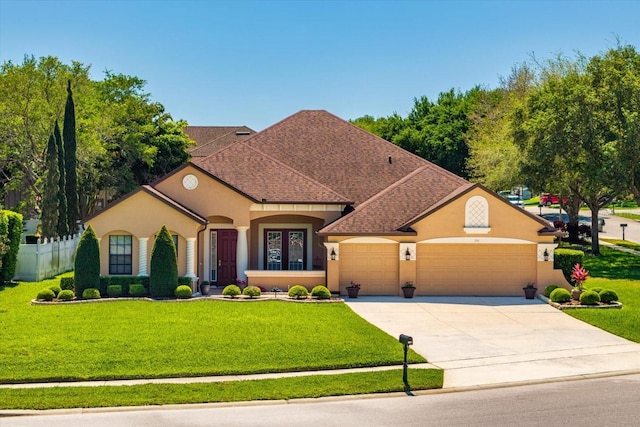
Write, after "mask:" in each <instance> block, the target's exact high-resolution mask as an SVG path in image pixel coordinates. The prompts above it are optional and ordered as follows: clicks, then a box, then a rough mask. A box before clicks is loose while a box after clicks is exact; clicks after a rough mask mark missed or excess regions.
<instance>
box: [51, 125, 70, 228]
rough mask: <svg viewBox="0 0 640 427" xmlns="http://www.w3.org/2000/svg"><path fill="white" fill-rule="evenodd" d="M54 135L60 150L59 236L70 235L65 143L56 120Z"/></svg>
mask: <svg viewBox="0 0 640 427" xmlns="http://www.w3.org/2000/svg"><path fill="white" fill-rule="evenodd" d="M53 136H54V138H55V140H56V148H57V151H58V192H57V195H58V227H57V231H58V233H57V234H58V236H60V237H64V236H68V235H69V222H68V220H67V218H68V214H67V193H66V191H65V189H66V186H67V184H66V183H67V180H66V173H65V172H66V169H65V166H64V163H65V155H64V143H63V142H62V136H61V135H60V127H59V126H58V121H57V120H56V124H55V127H54V129H53Z"/></svg>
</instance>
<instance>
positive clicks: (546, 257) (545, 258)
mask: <svg viewBox="0 0 640 427" xmlns="http://www.w3.org/2000/svg"><path fill="white" fill-rule="evenodd" d="M542 256H543V257H544V260H545V262H546V261H549V251H548V250H546V249H545V250H544V253H543V254H542Z"/></svg>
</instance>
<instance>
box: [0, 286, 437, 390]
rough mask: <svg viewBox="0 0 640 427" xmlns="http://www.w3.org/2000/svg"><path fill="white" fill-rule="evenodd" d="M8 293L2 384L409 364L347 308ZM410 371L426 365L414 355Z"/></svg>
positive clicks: (1, 307) (0, 317)
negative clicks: (51, 300)
mask: <svg viewBox="0 0 640 427" xmlns="http://www.w3.org/2000/svg"><path fill="white" fill-rule="evenodd" d="M53 282H54V281H48V282H46V283H43V282H41V283H22V284H20V285H18V286H15V287H7V288H4V289H2V290H0V324H1V325H2V327H1V328H0V343H1V345H0V382H3V383H15V382H40V381H76V380H98V379H126V378H161V377H181V376H205V375H221V374H242V373H245V374H246V373H260V372H285V371H304V370H318V369H333V368H347V367H362V366H378V365H392V364H401V363H402V359H403V352H402V346H401V345H400V344H399V343H398V342H397V339H395V338H394V337H391V336H389V335H387V334H386V333H384V332H382V331H381V330H379V329H377V328H375V327H374V326H372V325H371V324H369V323H367V322H366V321H364V320H363V319H362V318H360V317H359V316H357V315H356V314H355V313H353V311H351V309H349V307H348V306H347V305H346V304H341V303H318V304H301V303H288V302H281V301H260V302H246V303H243V302H227V301H185V302H148V301H118V302H114V303H110V302H98V303H86V304H64V303H61V304H57V305H51V306H32V305H30V303H29V301H30V300H31V299H33V298H34V297H35V295H36V294H37V292H38V291H39V290H40V289H42V288H43V287H45V286H47V285H49V284H51V283H53ZM409 360H410V362H412V363H413V362H424V361H425V360H424V358H422V357H421V356H419V355H418V354H416V353H415V352H413V351H411V352H410V355H409Z"/></svg>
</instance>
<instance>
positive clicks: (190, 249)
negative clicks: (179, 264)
mask: <svg viewBox="0 0 640 427" xmlns="http://www.w3.org/2000/svg"><path fill="white" fill-rule="evenodd" d="M195 248H196V238H195V237H187V274H186V276H187V277H191V278H192V279H193V278H195V277H196V275H195V271H194V268H193V267H194V265H193V264H194V262H193V259H194V255H195V252H196V251H195Z"/></svg>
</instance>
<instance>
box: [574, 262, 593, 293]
mask: <svg viewBox="0 0 640 427" xmlns="http://www.w3.org/2000/svg"><path fill="white" fill-rule="evenodd" d="M588 278H589V272H588V271H587V269H586V268H584V267H582V266H581V265H580V263H578V264H576V265H574V266H573V272H572V273H571V281H572V282H573V283H575V287H576V288H578V289H579V290H582V284H583V283H584V282H585V281H586V280H587V279H588Z"/></svg>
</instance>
